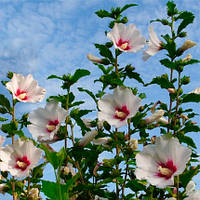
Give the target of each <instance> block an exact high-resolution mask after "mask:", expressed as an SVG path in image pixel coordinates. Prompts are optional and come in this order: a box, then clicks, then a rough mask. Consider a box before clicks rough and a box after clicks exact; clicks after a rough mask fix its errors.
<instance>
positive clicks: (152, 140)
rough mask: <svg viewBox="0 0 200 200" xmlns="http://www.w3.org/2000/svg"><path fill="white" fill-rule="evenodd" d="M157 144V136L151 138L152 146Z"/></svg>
mask: <svg viewBox="0 0 200 200" xmlns="http://www.w3.org/2000/svg"><path fill="white" fill-rule="evenodd" d="M155 142H156V136H152V137H151V143H152V144H155Z"/></svg>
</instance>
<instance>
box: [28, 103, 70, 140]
mask: <svg viewBox="0 0 200 200" xmlns="http://www.w3.org/2000/svg"><path fill="white" fill-rule="evenodd" d="M66 116H67V111H66V110H64V109H63V108H61V107H59V106H58V104H57V103H56V102H53V101H51V102H48V103H47V104H46V106H45V108H38V109H36V110H34V111H33V112H31V113H30V114H29V119H30V122H31V125H28V130H29V131H30V133H31V134H32V136H33V138H38V139H39V140H40V141H43V140H44V141H45V140H47V141H48V140H53V139H54V136H55V134H56V132H57V131H58V129H59V127H60V124H61V122H63V121H65V118H66Z"/></svg>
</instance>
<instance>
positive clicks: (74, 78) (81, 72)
mask: <svg viewBox="0 0 200 200" xmlns="http://www.w3.org/2000/svg"><path fill="white" fill-rule="evenodd" d="M88 75H90V72H89V71H88V70H86V69H77V70H76V71H75V73H74V75H73V76H72V78H71V81H72V84H74V83H76V82H77V81H78V80H79V79H80V78H82V77H84V76H88Z"/></svg>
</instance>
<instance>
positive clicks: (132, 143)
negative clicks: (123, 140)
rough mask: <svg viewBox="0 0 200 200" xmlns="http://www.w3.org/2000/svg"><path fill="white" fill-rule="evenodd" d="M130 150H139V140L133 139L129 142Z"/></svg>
mask: <svg viewBox="0 0 200 200" xmlns="http://www.w3.org/2000/svg"><path fill="white" fill-rule="evenodd" d="M129 146H130V148H131V149H132V150H133V151H135V150H136V149H137V148H138V140H137V139H131V140H130V141H129Z"/></svg>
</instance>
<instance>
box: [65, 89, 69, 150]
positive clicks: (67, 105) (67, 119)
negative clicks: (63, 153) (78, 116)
mask: <svg viewBox="0 0 200 200" xmlns="http://www.w3.org/2000/svg"><path fill="white" fill-rule="evenodd" d="M69 93H70V89H68V90H67V99H66V108H65V110H66V111H67V112H68V110H69ZM68 121H69V116H68V115H67V117H66V119H65V124H66V125H65V132H66V133H65V150H67V137H68V127H67V125H68Z"/></svg>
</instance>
